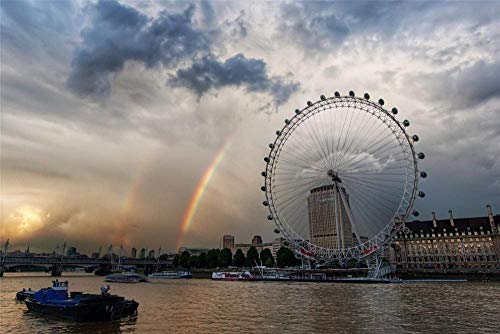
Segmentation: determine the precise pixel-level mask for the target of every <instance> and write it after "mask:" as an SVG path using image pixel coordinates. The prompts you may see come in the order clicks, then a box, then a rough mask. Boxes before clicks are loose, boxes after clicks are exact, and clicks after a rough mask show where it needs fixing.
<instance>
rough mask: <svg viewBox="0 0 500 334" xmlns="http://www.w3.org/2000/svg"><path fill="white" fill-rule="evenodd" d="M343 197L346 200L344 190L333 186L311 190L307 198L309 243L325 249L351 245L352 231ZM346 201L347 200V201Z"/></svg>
mask: <svg viewBox="0 0 500 334" xmlns="http://www.w3.org/2000/svg"><path fill="white" fill-rule="evenodd" d="M339 191H343V195H344V196H343V197H344V198H346V199H347V198H348V196H347V193H345V190H344V188H337V187H336V186H335V185H328V186H322V187H318V188H314V189H312V190H311V194H310V195H309V197H308V198H307V207H308V211H309V237H310V240H311V243H313V244H315V245H317V246H320V247H325V248H348V247H352V245H353V237H352V235H353V234H352V229H351V224H350V222H349V218H348V216H347V212H346V205H348V203H344V201H343V200H342V196H341V194H340V193H339ZM347 201H348V200H347Z"/></svg>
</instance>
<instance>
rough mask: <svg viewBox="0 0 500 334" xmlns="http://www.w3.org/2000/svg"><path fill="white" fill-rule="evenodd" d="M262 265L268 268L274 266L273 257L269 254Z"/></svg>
mask: <svg viewBox="0 0 500 334" xmlns="http://www.w3.org/2000/svg"><path fill="white" fill-rule="evenodd" d="M264 265H265V266H266V267H268V268H272V267H274V258H273V257H272V256H271V257H269V258H267V260H266V262H265V263H264Z"/></svg>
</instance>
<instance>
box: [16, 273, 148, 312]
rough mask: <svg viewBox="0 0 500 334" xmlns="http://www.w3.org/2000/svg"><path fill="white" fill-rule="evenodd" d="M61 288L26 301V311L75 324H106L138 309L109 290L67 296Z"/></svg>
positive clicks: (51, 289) (54, 288)
mask: <svg viewBox="0 0 500 334" xmlns="http://www.w3.org/2000/svg"><path fill="white" fill-rule="evenodd" d="M60 283H61V285H62V284H63V282H60ZM62 288H63V286H61V289H58V288H57V286H56V287H52V288H48V289H42V290H40V291H37V292H36V293H35V294H34V295H33V296H32V297H28V298H26V300H25V303H26V306H27V307H28V310H29V311H30V312H37V313H42V314H47V315H51V316H57V317H61V318H66V319H71V320H75V321H109V320H116V319H120V318H123V317H126V316H131V315H135V314H136V313H137V308H138V306H139V303H137V302H136V301H134V300H127V299H125V298H124V297H120V296H116V295H110V294H109V293H108V291H109V286H105V287H103V288H101V292H102V293H101V294H100V295H97V294H86V293H81V292H77V293H72V294H71V295H70V296H69V295H68V290H67V285H66V289H62Z"/></svg>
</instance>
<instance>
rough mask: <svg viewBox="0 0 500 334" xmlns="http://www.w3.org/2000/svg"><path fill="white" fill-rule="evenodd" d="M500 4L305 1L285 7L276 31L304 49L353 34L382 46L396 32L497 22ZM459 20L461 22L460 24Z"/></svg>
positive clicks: (329, 46)
mask: <svg viewBox="0 0 500 334" xmlns="http://www.w3.org/2000/svg"><path fill="white" fill-rule="evenodd" d="M498 9H499V5H498V3H494V2H491V3H488V5H485V4H484V3H479V2H478V3H473V2H470V3H460V6H457V5H456V4H454V3H440V2H435V1H419V2H415V1H413V2H403V1H390V2H380V1H351V2H347V1H344V2H333V1H304V2H290V3H284V4H282V5H281V8H280V12H281V13H280V14H281V15H280V16H281V20H280V21H281V22H280V23H279V25H278V31H279V33H280V34H281V35H283V36H286V37H288V38H289V40H290V41H291V42H293V43H295V44H298V45H300V46H302V47H304V51H311V50H313V51H322V52H329V51H331V50H335V49H338V48H339V47H340V46H342V45H343V43H344V42H345V41H346V40H347V39H348V38H349V37H350V36H358V37H359V36H373V35H376V36H378V37H380V38H381V40H380V42H382V43H383V42H384V41H386V40H388V39H390V38H394V37H396V36H397V34H398V33H401V32H407V33H409V34H410V35H409V36H403V38H404V39H408V37H410V38H411V34H417V35H420V34H424V33H427V34H430V35H432V34H433V32H434V31H435V29H436V28H437V27H439V26H443V25H450V26H453V25H457V24H463V23H469V24H471V25H484V24H487V23H489V22H491V21H493V20H495V17H496V14H495V13H497V12H498ZM458 18H460V20H458Z"/></svg>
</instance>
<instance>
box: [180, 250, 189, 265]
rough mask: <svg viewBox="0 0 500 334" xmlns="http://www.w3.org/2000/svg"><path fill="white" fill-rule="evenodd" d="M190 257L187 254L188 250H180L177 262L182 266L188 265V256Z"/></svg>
mask: <svg viewBox="0 0 500 334" xmlns="http://www.w3.org/2000/svg"><path fill="white" fill-rule="evenodd" d="M190 257H191V255H190V254H189V252H188V251H184V252H182V254H181V256H180V258H179V264H180V265H181V267H183V268H188V267H189V258H190Z"/></svg>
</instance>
